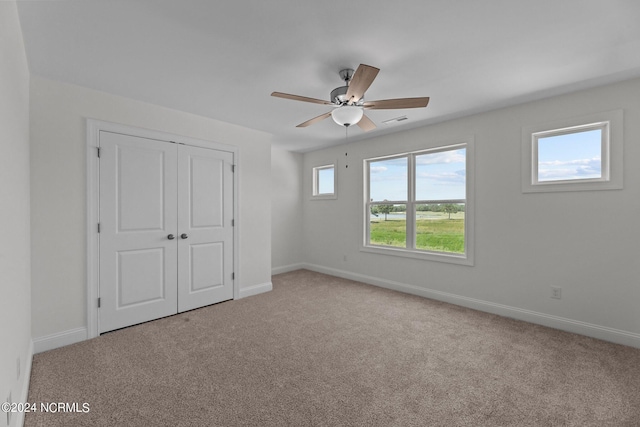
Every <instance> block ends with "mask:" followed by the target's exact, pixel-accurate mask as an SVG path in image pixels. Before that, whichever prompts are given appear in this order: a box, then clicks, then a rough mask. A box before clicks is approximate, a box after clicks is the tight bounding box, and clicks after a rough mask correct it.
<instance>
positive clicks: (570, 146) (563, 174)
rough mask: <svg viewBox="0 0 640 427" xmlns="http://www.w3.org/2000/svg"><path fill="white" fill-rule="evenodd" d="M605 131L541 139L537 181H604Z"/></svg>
mask: <svg viewBox="0 0 640 427" xmlns="http://www.w3.org/2000/svg"><path fill="white" fill-rule="evenodd" d="M601 147H602V130H601V129H593V130H588V131H584V132H575V133H570V134H566V135H556V136H549V137H543V138H538V181H540V182H543V181H565V180H575V179H594V178H602V160H601Z"/></svg>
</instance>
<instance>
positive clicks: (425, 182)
mask: <svg viewBox="0 0 640 427" xmlns="http://www.w3.org/2000/svg"><path fill="white" fill-rule="evenodd" d="M369 170H370V177H371V179H370V197H371V198H372V199H373V201H374V202H381V201H384V200H395V201H403V200H408V197H407V170H408V161H407V158H406V157H403V158H398V159H389V160H378V161H372V162H370V163H369ZM465 171H466V150H465V149H464V148H462V149H458V150H449V151H439V152H435V153H427V154H420V155H417V156H416V200H432V201H437V200H457V199H465V198H466V190H465V188H466V187H465V186H466V184H465V183H466V181H465V177H466V172H465Z"/></svg>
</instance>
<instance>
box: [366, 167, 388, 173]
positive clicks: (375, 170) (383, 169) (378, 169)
mask: <svg viewBox="0 0 640 427" xmlns="http://www.w3.org/2000/svg"><path fill="white" fill-rule="evenodd" d="M387 170H388V168H387V167H386V166H371V167H370V168H369V171H370V172H371V173H382V172H386V171H387Z"/></svg>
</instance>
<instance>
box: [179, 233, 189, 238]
mask: <svg viewBox="0 0 640 427" xmlns="http://www.w3.org/2000/svg"><path fill="white" fill-rule="evenodd" d="M180 237H181V238H183V239H186V238H188V237H189V236H188V235H187V233H182V234H181V235H180Z"/></svg>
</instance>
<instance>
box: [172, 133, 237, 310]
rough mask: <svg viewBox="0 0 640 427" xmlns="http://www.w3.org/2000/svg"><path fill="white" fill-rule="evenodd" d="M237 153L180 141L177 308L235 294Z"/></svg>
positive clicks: (192, 305) (218, 299) (215, 300)
mask: <svg viewBox="0 0 640 427" xmlns="http://www.w3.org/2000/svg"><path fill="white" fill-rule="evenodd" d="M232 165H233V154H231V153H229V152H224V151H217V150H209V149H205V148H200V147H192V146H188V145H179V146H178V230H179V236H178V239H179V241H178V311H180V312H182V311H186V310H191V309H194V308H197V307H202V306H205V305H209V304H214V303H217V302H220V301H225V300H229V299H232V298H233V276H232V275H233V169H232V167H233V166H232Z"/></svg>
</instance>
